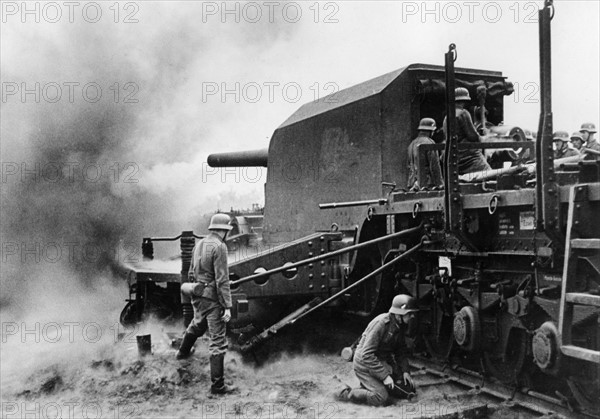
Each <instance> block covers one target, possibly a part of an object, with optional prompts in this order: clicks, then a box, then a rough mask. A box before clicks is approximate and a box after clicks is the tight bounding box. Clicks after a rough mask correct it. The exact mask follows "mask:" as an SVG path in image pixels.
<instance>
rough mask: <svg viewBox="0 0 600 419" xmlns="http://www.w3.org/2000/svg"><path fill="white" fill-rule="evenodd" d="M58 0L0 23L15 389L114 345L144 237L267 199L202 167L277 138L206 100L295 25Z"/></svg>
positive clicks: (5, 344) (6, 375) (5, 272)
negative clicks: (92, 10) (250, 134)
mask: <svg viewBox="0 0 600 419" xmlns="http://www.w3.org/2000/svg"><path fill="white" fill-rule="evenodd" d="M8 3H10V4H11V6H10V7H13V6H14V7H17V8H20V7H21V6H22V7H25V3H17V2H8ZM4 4H5V3H3V7H4ZM35 4H37V6H35V5H34V3H32V5H31V6H28V7H30V8H31V9H32V10H35V7H38V8H40V9H41V8H43V7H44V6H43V3H37V2H36V3H35ZM53 4H54V5H58V6H59V7H61V5H62V7H63V17H62V20H61V21H60V22H58V23H55V24H53V23H49V22H48V21H47V19H46V20H45V19H44V18H45V17H46V18H47V17H48V16H45V17H44V16H43V15H42V16H41V19H40V22H39V23H37V22H36V21H35V16H32V15H31V14H30V15H25V19H24V18H23V16H22V15H21V13H20V11H19V12H18V13H16V14H14V15H13V14H4V11H5V10H3V20H5V21H3V22H2V25H1V36H0V38H1V42H2V62H1V67H0V72H1V79H2V108H1V111H0V112H1V114H0V118H1V120H2V125H1V129H2V132H1V135H2V142H1V153H2V179H1V182H2V183H1V186H2V190H1V206H2V208H1V218H2V219H1V242H2V243H1V244H2V254H1V257H2V267H1V270H2V272H1V277H2V280H1V281H0V311H1V313H0V314H1V315H2V345H1V351H2V371H3V374H2V380H3V383H2V386H3V388H6V386H5V384H7V383H11V388H14V389H15V391H18V390H19V388H20V386H21V384H22V383H21V382H20V381H14V380H15V379H17V380H19V379H21V378H23V377H27V376H28V374H29V373H30V372H31V371H35V370H36V369H37V370H39V369H40V368H42V367H43V368H46V367H48V366H49V365H50V364H51V362H53V361H54V362H59V363H62V364H64V365H68V364H69V363H70V362H73V361H74V360H76V359H79V358H80V357H81V356H75V354H79V355H82V354H83V355H82V356H83V357H84V358H86V359H88V360H89V359H90V357H92V355H89V356H88V355H86V354H87V353H88V352H90V351H91V349H90V347H89V345H88V346H86V345H85V344H86V343H89V342H90V334H91V337H92V338H93V337H94V333H95V332H96V331H97V330H99V331H100V333H102V334H103V340H100V341H99V342H100V343H102V342H104V343H108V344H110V343H111V340H112V339H107V336H110V337H112V335H113V334H116V332H117V331H118V324H117V322H118V318H119V317H118V315H119V312H120V310H121V309H122V307H123V306H124V299H125V298H126V296H127V287H126V284H125V282H124V281H123V279H122V278H121V277H120V275H119V273H120V266H122V264H123V263H129V262H136V261H138V260H140V259H141V254H140V244H141V238H142V237H143V236H148V235H157V236H158V235H172V236H175V235H177V234H179V233H180V232H181V231H182V230H189V229H194V230H196V231H197V232H199V231H198V228H200V227H203V224H204V223H205V221H206V218H205V217H203V216H204V215H205V214H206V213H209V212H212V211H215V210H217V209H222V210H229V209H230V207H231V206H234V207H238V208H247V207H250V205H251V204H252V203H254V202H261V200H262V190H263V188H262V183H261V182H258V181H257V179H254V178H253V181H252V182H250V183H249V188H248V191H247V192H244V193H241V194H240V193H239V192H235V191H234V190H232V189H228V187H227V182H224V181H223V179H222V178H221V177H220V175H217V174H214V173H211V174H210V176H207V174H206V170H207V168H206V166H204V165H203V163H204V162H205V161H206V156H207V155H208V154H209V153H211V152H218V151H230V150H235V149H244V148H261V147H265V146H266V144H267V143H268V136H266V135H264V136H261V137H260V140H262V142H260V141H259V142H258V143H257V144H249V143H248V140H256V139H257V138H243V137H242V134H244V133H245V129H246V127H247V126H248V124H250V123H252V122H254V123H256V116H255V115H254V114H251V113H249V112H247V111H248V108H247V107H246V108H245V109H246V113H244V112H241V113H240V112H238V113H237V114H236V112H234V111H233V108H234V107H235V106H238V105H239V104H238V103H235V102H233V103H221V102H220V101H219V100H214V101H213V102H211V103H208V102H207V101H203V100H202V88H203V86H204V83H206V82H210V83H211V85H214V83H218V82H220V80H226V81H229V82H235V81H238V80H242V81H243V80H244V77H252V76H245V75H244V71H245V70H244V67H243V66H241V65H239V62H240V61H241V60H242V58H241V53H242V52H243V53H244V54H259V52H260V50H261V49H264V48H274V47H276V46H277V45H279V44H280V43H281V42H285V39H286V38H287V37H288V36H290V35H291V34H292V32H293V30H294V28H295V26H293V25H289V24H283V25H280V24H271V23H267V24H258V25H251V24H243V23H242V24H237V23H236V22H235V21H233V22H232V24H223V23H222V22H221V21H220V19H218V18H216V19H212V23H210V22H205V23H204V24H203V23H202V10H201V9H202V6H201V5H200V4H196V5H194V4H185V7H183V4H177V3H162V4H158V3H146V4H144V3H133V2H130V3H127V4H128V5H135V8H133V9H125V5H124V4H123V3H118V4H117V3H115V4H116V5H117V7H118V8H120V9H119V11H120V14H119V16H118V23H115V20H117V19H116V15H115V10H114V5H113V9H110V8H109V6H111V5H112V4H109V3H100V8H101V9H102V13H103V15H102V19H100V20H99V21H98V22H97V23H90V22H88V21H87V20H85V19H82V16H81V9H79V10H75V14H74V15H73V22H70V21H69V14H68V9H67V8H66V7H67V6H64V5H63V3H53ZM215 4H216V3H215ZM52 7H54V6H52ZM132 7H133V6H132ZM11 10H12V9H11ZM134 11H135V14H133V15H131V13H132V12H134ZM52 16H53V15H52ZM127 16H129V18H133V19H136V20H137V22H134V23H125V22H124V19H125V18H126V17H127ZM88 17H89V16H88ZM24 20H25V23H23V21H24ZM296 27H297V26H296ZM223 51H227V54H223V53H222V52H223ZM236 63H238V64H236ZM265 67H267V63H265ZM266 74H267V76H266V77H268V73H266ZM264 125H265V126H266V128H265V129H266V131H265V132H269V131H272V129H273V124H264ZM228 139H237V140H235V141H226V140H228ZM263 175H264V174H263ZM225 180H228V179H225ZM234 181H235V180H234ZM241 181H242V182H243V181H244V180H243V179H242V180H241ZM262 182H264V179H263V180H262ZM165 256H169V255H165ZM27 331H29V334H27V333H28V332H27ZM57 333H58V335H57ZM73 333H74V334H75V337H74V335H73ZM61 336H62V337H61ZM82 336H83V340H82ZM73 337H74V339H75V341H77V340H80V341H82V343H83V344H84V345H83V346H82V345H79V346H77V345H75V346H74V345H73V344H72V342H69V339H71V338H73ZM107 341H108V342H107ZM57 342H58V343H57ZM92 342H93V339H92ZM102 348H105V346H101V347H100V346H97V345H96V346H94V348H93V351H92V352H95V353H97V352H98V350H100V351H102V350H104V349H102ZM75 362H77V361H75Z"/></svg>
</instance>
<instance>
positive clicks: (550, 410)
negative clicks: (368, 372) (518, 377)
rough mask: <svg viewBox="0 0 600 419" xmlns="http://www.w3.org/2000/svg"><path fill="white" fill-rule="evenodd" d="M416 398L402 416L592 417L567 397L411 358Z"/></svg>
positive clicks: (404, 406)
mask: <svg viewBox="0 0 600 419" xmlns="http://www.w3.org/2000/svg"><path fill="white" fill-rule="evenodd" d="M410 365H411V367H412V368H413V371H412V372H411V374H412V375H413V377H414V379H415V384H416V385H417V389H418V390H417V391H418V393H417V397H416V398H415V399H413V400H411V401H410V402H409V403H402V405H401V407H402V409H403V412H401V417H403V418H411V419H417V418H419V419H429V418H431V419H433V418H436V419H451V418H494V419H495V418H569V419H570V418H576V419H579V418H582V419H583V418H592V417H596V416H591V415H587V414H585V413H580V412H576V411H574V410H573V409H572V407H571V406H570V405H569V403H568V401H567V400H566V399H564V398H553V397H550V396H547V395H545V394H540V393H536V392H534V391H531V390H526V389H525V390H523V389H515V388H510V387H508V386H506V385H503V384H500V383H497V382H494V381H491V380H490V379H486V378H484V377H483V376H482V375H481V374H479V373H477V372H473V371H470V370H467V369H465V368H462V367H451V366H450V365H442V364H440V363H437V362H435V361H432V360H426V359H421V358H411V360H410Z"/></svg>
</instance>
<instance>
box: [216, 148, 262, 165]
mask: <svg viewBox="0 0 600 419" xmlns="http://www.w3.org/2000/svg"><path fill="white" fill-rule="evenodd" d="M268 156H269V151H268V150H267V149H266V148H264V149H260V150H247V151H234V152H231V153H215V154H211V155H210V156H208V159H207V162H208V165H209V166H210V167H261V166H262V167H267V162H268Z"/></svg>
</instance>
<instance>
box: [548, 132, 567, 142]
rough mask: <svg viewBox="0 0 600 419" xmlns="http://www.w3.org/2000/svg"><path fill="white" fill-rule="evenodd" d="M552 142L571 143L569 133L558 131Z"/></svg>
mask: <svg viewBox="0 0 600 419" xmlns="http://www.w3.org/2000/svg"><path fill="white" fill-rule="evenodd" d="M552 141H569V133H568V132H567V131H556V132H555V133H554V135H553V136H552Z"/></svg>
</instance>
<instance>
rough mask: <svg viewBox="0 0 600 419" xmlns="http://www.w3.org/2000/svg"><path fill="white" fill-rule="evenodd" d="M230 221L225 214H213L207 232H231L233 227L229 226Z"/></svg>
mask: <svg viewBox="0 0 600 419" xmlns="http://www.w3.org/2000/svg"><path fill="white" fill-rule="evenodd" d="M230 221H231V219H230V218H229V215H227V214H215V215H213V216H212V217H211V219H210V225H209V226H208V229H209V230H227V231H229V230H231V229H232V228H233V227H232V226H231V225H229V222H230Z"/></svg>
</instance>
